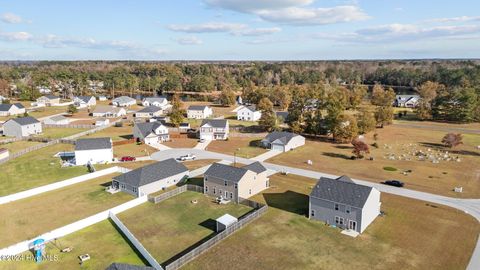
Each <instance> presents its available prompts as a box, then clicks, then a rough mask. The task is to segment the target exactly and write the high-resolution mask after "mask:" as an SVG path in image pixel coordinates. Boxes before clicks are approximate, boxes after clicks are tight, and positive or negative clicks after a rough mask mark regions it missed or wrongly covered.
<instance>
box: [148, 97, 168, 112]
mask: <svg viewBox="0 0 480 270" xmlns="http://www.w3.org/2000/svg"><path fill="white" fill-rule="evenodd" d="M142 105H143V106H145V107H149V106H155V107H159V108H161V109H162V110H165V109H167V108H168V107H169V104H168V100H167V99H166V98H164V97H146V98H144V99H143V100H142Z"/></svg>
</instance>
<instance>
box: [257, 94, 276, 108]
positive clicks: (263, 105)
mask: <svg viewBox="0 0 480 270" xmlns="http://www.w3.org/2000/svg"><path fill="white" fill-rule="evenodd" d="M257 110H260V111H262V112H265V111H273V103H272V102H271V101H270V99H269V98H266V97H264V98H262V99H261V100H260V101H259V102H258V104H257Z"/></svg>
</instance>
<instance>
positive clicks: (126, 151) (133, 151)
mask: <svg viewBox="0 0 480 270" xmlns="http://www.w3.org/2000/svg"><path fill="white" fill-rule="evenodd" d="M157 151H158V150H157V149H155V148H153V147H151V146H149V145H147V144H144V143H142V144H136V143H128V144H122V145H116V146H114V147H113V154H114V156H115V157H117V158H121V157H124V156H132V157H144V156H149V155H151V154H152V153H154V152H157Z"/></svg>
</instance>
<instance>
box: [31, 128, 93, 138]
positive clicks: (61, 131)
mask: <svg viewBox="0 0 480 270" xmlns="http://www.w3.org/2000/svg"><path fill="white" fill-rule="evenodd" d="M86 130H88V129H85V128H65V127H58V128H57V127H47V128H45V127H44V128H43V132H42V134H39V135H37V136H36V137H41V138H51V139H59V138H65V137H68V136H72V135H75V134H77V133H80V132H83V131H86Z"/></svg>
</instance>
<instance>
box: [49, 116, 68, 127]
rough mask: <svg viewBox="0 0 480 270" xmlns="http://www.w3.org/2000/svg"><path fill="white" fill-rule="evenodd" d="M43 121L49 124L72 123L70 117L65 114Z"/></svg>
mask: <svg viewBox="0 0 480 270" xmlns="http://www.w3.org/2000/svg"><path fill="white" fill-rule="evenodd" d="M43 123H45V124H47V125H68V124H70V119H68V118H67V117H65V116H63V115H56V116H52V117H49V118H47V119H45V120H43Z"/></svg>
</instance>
